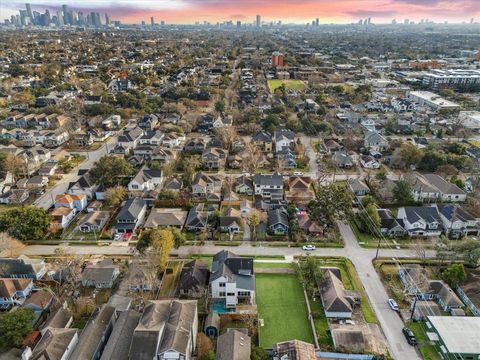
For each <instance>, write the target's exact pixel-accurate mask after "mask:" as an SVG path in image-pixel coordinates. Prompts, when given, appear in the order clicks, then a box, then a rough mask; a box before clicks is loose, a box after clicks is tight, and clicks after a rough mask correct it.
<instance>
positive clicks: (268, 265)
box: [253, 261, 293, 269]
mask: <svg viewBox="0 0 480 360" xmlns="http://www.w3.org/2000/svg"><path fill="white" fill-rule="evenodd" d="M253 267H254V268H274V269H277V268H287V269H291V268H292V267H293V264H292V263H278V262H277V263H275V262H255V261H254V262H253Z"/></svg>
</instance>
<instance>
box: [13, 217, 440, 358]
mask: <svg viewBox="0 0 480 360" xmlns="http://www.w3.org/2000/svg"><path fill="white" fill-rule="evenodd" d="M339 228H340V233H341V235H342V237H343V239H344V242H345V247H344V248H319V249H317V250H315V251H312V252H310V253H311V254H312V255H315V256H343V257H347V258H349V259H350V260H351V261H352V262H353V264H354V265H355V268H356V270H357V272H358V275H359V278H360V280H361V281H362V284H363V286H364V288H365V290H366V293H367V295H368V297H369V301H370V303H371V305H372V308H373V310H374V311H375V314H376V316H377V318H378V320H379V322H380V325H381V327H382V330H383V332H384V334H385V337H386V339H387V342H388V345H389V350H390V353H391V354H392V356H393V357H394V358H395V359H398V360H404V359H405V360H417V359H418V360H420V359H421V357H420V356H419V355H418V353H417V352H416V350H415V348H413V347H412V346H410V345H408V343H407V341H406V340H405V338H404V336H403V334H402V328H403V326H404V324H403V322H402V320H401V319H400V317H399V316H398V314H397V313H396V312H394V311H392V310H391V309H390V307H389V306H388V303H387V300H388V295H387V292H386V290H385V288H384V286H383V284H382V282H381V280H380V277H379V275H378V274H377V272H376V271H375V269H374V267H373V264H372V260H373V259H374V258H375V254H376V249H365V248H362V247H360V246H359V245H358V242H357V239H356V238H355V235H354V233H353V231H352V229H351V228H350V226H349V225H348V224H346V223H339ZM119 245H124V244H115V245H111V246H70V247H68V249H67V250H68V252H69V253H74V254H78V255H90V254H101V255H129V254H130V252H129V251H130V250H129V248H128V247H127V246H119ZM57 247H58V246H50V245H32V246H27V247H26V248H25V249H24V250H23V251H22V253H23V254H25V255H52V254H54V251H55V249H56V248H57ZM225 248H228V247H218V246H213V245H204V246H182V247H180V248H179V249H177V250H174V251H173V254H174V255H178V256H179V257H190V256H191V255H194V254H215V253H216V252H218V251H220V250H222V249H225ZM229 249H230V250H231V251H233V252H235V253H236V254H238V255H251V256H254V255H258V256H262V255H263V256H265V255H284V256H289V257H293V256H299V255H302V254H305V251H303V250H302V249H301V248H287V247H263V246H258V247H252V246H250V245H249V244H248V243H244V244H242V245H241V246H234V247H230V248H229ZM426 255H427V256H428V257H433V256H435V252H434V251H427V254H426ZM380 256H381V257H384V258H385V257H386V258H391V257H395V258H416V257H418V255H417V253H416V252H415V251H413V250H408V249H391V250H390V249H381V250H380Z"/></svg>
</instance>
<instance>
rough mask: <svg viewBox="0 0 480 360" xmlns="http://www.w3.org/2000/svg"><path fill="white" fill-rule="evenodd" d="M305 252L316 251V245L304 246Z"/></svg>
mask: <svg viewBox="0 0 480 360" xmlns="http://www.w3.org/2000/svg"><path fill="white" fill-rule="evenodd" d="M302 248H303V250H305V251H313V250H315V249H316V247H315V245H303V247H302Z"/></svg>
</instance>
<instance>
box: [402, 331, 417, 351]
mask: <svg viewBox="0 0 480 360" xmlns="http://www.w3.org/2000/svg"><path fill="white" fill-rule="evenodd" d="M402 332H403V335H405V338H406V339H407V342H408V343H409V344H410V345H412V346H415V345H417V339H416V338H415V334H414V333H413V331H412V330H410V329H409V328H407V327H404V328H403V329H402Z"/></svg>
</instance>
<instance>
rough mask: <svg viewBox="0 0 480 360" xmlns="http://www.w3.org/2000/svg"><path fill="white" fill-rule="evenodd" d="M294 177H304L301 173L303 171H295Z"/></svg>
mask: <svg viewBox="0 0 480 360" xmlns="http://www.w3.org/2000/svg"><path fill="white" fill-rule="evenodd" d="M293 175H295V176H302V175H303V172H301V171H295V172H294V173H293Z"/></svg>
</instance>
